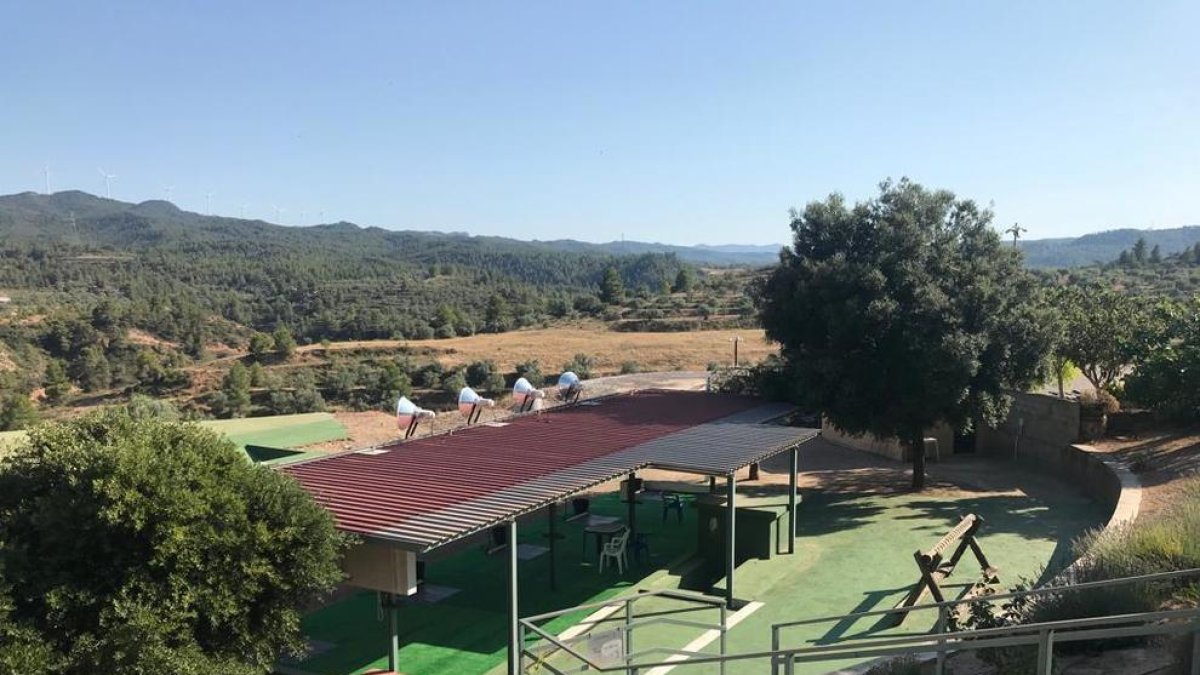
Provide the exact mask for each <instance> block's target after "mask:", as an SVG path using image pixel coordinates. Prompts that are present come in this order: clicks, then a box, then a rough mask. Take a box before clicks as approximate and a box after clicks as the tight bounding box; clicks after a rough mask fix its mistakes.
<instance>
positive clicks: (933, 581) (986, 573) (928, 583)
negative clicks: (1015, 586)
mask: <svg viewBox="0 0 1200 675" xmlns="http://www.w3.org/2000/svg"><path fill="white" fill-rule="evenodd" d="M981 527H983V518H980V517H979V516H977V515H975V514H973V513H972V514H970V515H967V516H964V517H963V519H962V520H961V521H959V523H958V525H955V526H954V529H952V530H950V531H949V532H947V533H946V535H945V536H943V537H942V538H941V539H939V540H938V541H937V543H936V544H934V545H933V546H932V547H930V548H929V550H927V551H916V552H914V553H913V559H914V560H915V561H916V563H917V569H918V570H919V571H920V574H921V576H920V578H919V579H917V583H916V584H915V585H914V586H913V588H912V590H911V591H909V593H908V595H907V596H906V597H905V598H904V600H903V601H902V602H901V603H900V604H898V605H896V610H904V609H907V608H909V607H913V606H915V605H917V604H919V603H920V602H921V601H922V600H923V599H924V598H925V595H926V594H927V593H931V594H933V599H934V600H935V601H936V602H945V601H946V596H945V594H943V593H942V587H941V584H942V582H944V581H945V580H946V578H947V577H949V576H950V575H951V574H953V573H954V568H955V567H957V566H958V561H959V560H960V559H962V556H963V554H964V553H966V552H967V549H970V550H971V553H973V554H974V555H975V560H976V561H977V562H978V563H979V569H980V571H981V572H982V577H983V578H982V579H981V581H982V582H983V583H986V584H994V583H997V582H998V581H999V577H998V576H997V574H998V572H999V570H997V569H996V568H995V567H992V566H991V565H990V564H989V563H988V560H987V556H985V555H984V554H983V549H982V548H980V546H979V542H978V541H977V540H976V536H977V535H978V534H979V529H980V528H981ZM955 542H957V543H958V546H957V547H955V549H954V553H953V554H952V555H951V556H950V558H949V560H947V559H946V558H945V557H944V554H945V552H946V550H947V549H949V548H950V547H951V546H952V545H953V544H954V543H955ZM909 614H910V612H907V611H896V612H894V613H892V614H891V615H890V618H891V621H889V623H891V624H892V625H895V626H898V625H900V624H901V623H903V622H904V619H905V618H907V617H908V615H909Z"/></svg>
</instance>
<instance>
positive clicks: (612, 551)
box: [600, 528, 629, 574]
mask: <svg viewBox="0 0 1200 675" xmlns="http://www.w3.org/2000/svg"><path fill="white" fill-rule="evenodd" d="M627 544H629V528H625V529H624V530H622V531H621V534H618V535H616V536H614V537H613V538H612V539H609V540H608V543H607V544H605V545H604V550H603V551H601V552H600V572H601V573H603V572H604V561H605V560H607V559H610V558H611V559H612V560H613V561H614V562H616V563H617V571H618V572H619V573H621V574H625V565H626V564H627V561H626V559H625V550H626V548H627Z"/></svg>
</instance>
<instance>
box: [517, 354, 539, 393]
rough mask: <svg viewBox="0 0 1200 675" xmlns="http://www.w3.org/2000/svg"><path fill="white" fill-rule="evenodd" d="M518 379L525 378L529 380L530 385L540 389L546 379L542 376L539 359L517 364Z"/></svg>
mask: <svg viewBox="0 0 1200 675" xmlns="http://www.w3.org/2000/svg"><path fill="white" fill-rule="evenodd" d="M517 377H523V378H525V379H526V380H529V384H532V385H533V386H535V387H540V386H542V384H543V383H544V382H545V381H546V377H545V376H544V375H542V364H541V363H539V362H538V360H537V359H533V360H530V361H525V362H522V363H518V364H517Z"/></svg>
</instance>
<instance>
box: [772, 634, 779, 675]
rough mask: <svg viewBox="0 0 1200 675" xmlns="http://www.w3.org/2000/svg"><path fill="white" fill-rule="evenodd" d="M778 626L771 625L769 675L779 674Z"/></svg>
mask: <svg viewBox="0 0 1200 675" xmlns="http://www.w3.org/2000/svg"><path fill="white" fill-rule="evenodd" d="M778 652H779V626H771V675H779V654H778Z"/></svg>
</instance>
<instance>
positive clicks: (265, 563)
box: [0, 411, 345, 674]
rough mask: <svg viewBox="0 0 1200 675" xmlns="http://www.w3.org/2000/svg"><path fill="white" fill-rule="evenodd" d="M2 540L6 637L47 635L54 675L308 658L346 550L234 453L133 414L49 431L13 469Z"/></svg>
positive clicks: (320, 518) (283, 486)
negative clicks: (311, 616) (317, 612)
mask: <svg viewBox="0 0 1200 675" xmlns="http://www.w3.org/2000/svg"><path fill="white" fill-rule="evenodd" d="M0 542H2V543H0V570H2V571H3V576H4V577H5V579H4V580H5V581H6V582H7V584H8V588H7V589H5V588H3V586H4V584H3V583H0V615H8V616H6V617H5V618H4V619H3V620H0V624H4V625H8V626H13V625H15V626H17V627H18V628H21V627H24V628H27V629H28V630H29V631H31V632H32V633H34V634H35V637H36V638H37V639H35V640H34V641H33V645H32V646H33V647H37V646H38V645H42V646H43V648H48V650H50V651H52V652H53V653H54V654H56V655H57V658H58V659H59V660H61V661H63V662H64V663H62V666H61V668H55V669H54V670H53V671H52V672H69V673H83V672H96V673H116V672H121V673H149V672H172V673H237V674H241V673H252V672H266V670H267V669H269V668H270V667H271V665H272V664H273V663H274V661H275V660H276V658H277V657H278V656H279V654H280V653H281V652H285V653H297V652H298V651H300V650H302V649H303V648H304V645H305V641H304V638H303V635H302V634H301V632H300V618H301V615H302V612H303V611H304V609H305V608H306V607H308V606H309V604H310V603H311V602H312V601H313V600H314V599H316V598H317V597H318V596H320V595H322V594H324V593H326V592H328V591H329V590H331V589H332V588H333V586H334V584H336V583H337V582H338V581H339V580H340V579H341V576H342V575H341V572H340V571H339V569H338V558H339V557H340V554H341V550H342V548H343V547H344V544H345V540H344V539H343V538H342V537H341V536H340V535H338V533H337V532H336V531H335V529H334V524H333V519H332V517H331V516H330V515H329V513H328V512H326V511H325V510H324V509H322V508H320V507H319V506H318V505H317V504H316V503H314V502H313V500H312V498H311V497H309V496H308V494H307V493H305V492H304V490H303V489H302V488H300V487H299V486H298V485H297V484H296V483H295V482H294V481H292V480H290V479H288V478H286V477H284V476H282V475H281V474H279V473H277V472H275V471H273V470H271V469H267V468H263V467H256V466H254V465H252V464H250V463H249V462H247V461H246V458H245V456H244V455H243V453H242V452H241V451H239V450H238V449H237V447H236V446H235V445H234V444H233V443H232V442H231V441H229V440H227V439H225V438H223V437H222V436H220V435H218V434H216V433H213V432H211V431H208V430H206V429H203V428H201V427H199V426H197V425H186V424H172V423H164V422H161V421H158V420H136V419H134V418H132V417H130V416H129V415H128V414H126V413H124V412H121V411H109V412H107V413H103V414H99V415H91V416H88V417H84V418H81V419H77V420H72V421H70V422H66V423H61V424H53V425H48V426H44V427H41V428H39V429H36V430H34V431H33V432H32V433H31V434H30V438H29V440H28V441H26V442H25V443H24V444H23V445H22V446H20V447H19V448H17V450H16V451H15V452H14V453H13V454H12V455H10V456H9V457H8V458H6V460H5V461H4V462H3V463H0ZM5 590H7V591H8V593H9V595H8V597H7V598H6V597H4V595H5V594H4V591H5ZM8 630H10V628H0V638H3V635H4V633H5V632H6V631H8ZM4 642H7V640H5V639H0V643H4ZM9 651H10V649H9V645H6V644H0V658H2V659H5V660H8V657H9V656H10V654H9V653H8V652H9ZM18 656H20V655H18ZM23 658H25V659H26V663H28V662H29V660H30V659H34V660H36V659H38V658H40V659H41V660H42V662H43V663H44V662H45V661H46V660H48V659H47V658H46V654H45V653H44V652H43V653H42V654H41V656H40V657H39V655H38V650H37V649H33V650H26V652H25V654H24V657H23ZM0 670H4V669H3V668H2V667H0ZM17 672H45V671H44V670H42V669H40V668H38V669H35V670H25V671H22V670H20V669H18V671H17Z"/></svg>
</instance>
